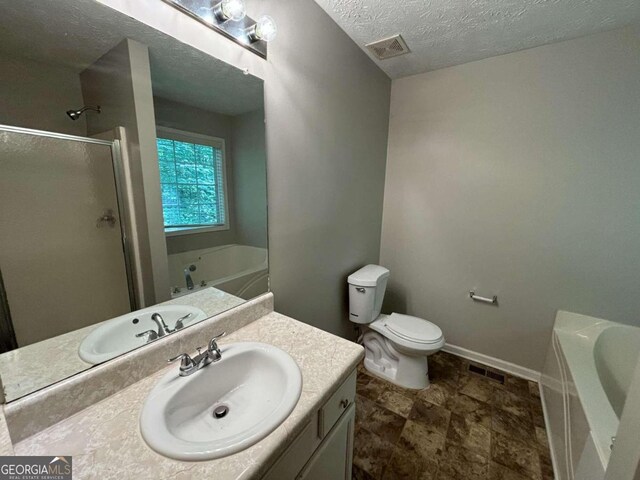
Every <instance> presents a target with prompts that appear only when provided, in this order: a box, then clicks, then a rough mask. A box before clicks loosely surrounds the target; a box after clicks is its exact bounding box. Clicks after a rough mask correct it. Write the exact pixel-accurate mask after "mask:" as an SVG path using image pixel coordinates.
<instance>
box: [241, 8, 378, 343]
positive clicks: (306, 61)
mask: <svg viewBox="0 0 640 480" xmlns="http://www.w3.org/2000/svg"><path fill="white" fill-rule="evenodd" d="M256 3H258V4H259V5H254V3H253V2H248V3H247V5H248V6H251V5H254V6H252V7H251V8H252V9H251V10H249V11H251V12H254V11H256V12H261V11H264V12H269V14H270V15H272V16H273V17H274V18H277V21H278V25H279V30H278V38H277V40H276V41H274V42H273V44H272V45H271V46H270V47H269V62H268V65H267V66H266V67H265V103H266V118H267V127H266V128H267V152H268V159H269V160H268V162H269V163H268V166H267V170H268V179H269V187H268V190H269V261H270V262H269V265H270V275H271V288H272V290H273V292H274V294H275V306H276V309H277V311H279V312H282V313H284V314H287V315H291V316H293V317H295V318H297V319H299V320H301V321H304V322H307V323H309V324H311V325H314V326H316V327H319V328H322V329H324V330H327V331H330V332H333V333H335V334H338V335H343V336H350V335H353V325H352V324H350V322H349V320H348V312H347V283H346V281H347V276H348V275H349V274H350V273H351V272H352V271H354V270H356V269H357V268H359V267H361V266H362V265H364V264H367V263H372V262H373V263H375V262H377V261H378V258H379V252H380V229H381V221H382V219H381V215H382V197H383V190H384V175H385V163H386V150H387V135H388V123H389V94H390V84H391V81H390V80H389V79H388V77H387V76H386V75H385V74H384V73H382V72H381V71H380V70H379V69H378V68H377V67H376V66H375V65H374V64H373V62H371V60H369V58H368V57H367V56H366V54H365V53H364V52H362V51H361V50H360V49H359V48H358V46H357V45H355V44H354V43H353V42H352V41H351V40H350V39H349V37H348V36H347V35H346V34H345V33H344V32H343V31H342V30H341V29H340V28H339V27H338V26H337V25H336V24H335V23H334V22H333V20H331V19H330V18H329V17H328V16H327V15H326V14H325V13H324V11H323V10H322V9H321V8H320V7H319V6H318V5H317V4H316V3H315V2H313V1H312V0H288V1H278V2H272V1H266V0H265V1H262V2H256Z"/></svg>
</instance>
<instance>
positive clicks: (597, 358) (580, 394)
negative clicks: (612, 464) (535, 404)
mask: <svg viewBox="0 0 640 480" xmlns="http://www.w3.org/2000/svg"><path fill="white" fill-rule="evenodd" d="M639 353H640V328H636V327H631V326H626V325H621V324H618V323H614V322H610V321H607V320H602V319H599V318H593V317H587V316H585V315H578V314H575V313H570V312H563V311H560V312H558V314H557V316H556V322H555V325H554V329H553V335H552V340H551V345H550V347H549V350H548V352H547V358H546V361H545V366H544V370H543V373H542V378H541V385H542V401H543V406H544V410H545V416H546V420H547V429H548V433H549V443H550V447H551V452H552V457H553V462H554V469H555V472H556V478H557V479H558V480H574V479H576V480H582V479H586V478H589V479H602V478H604V475H605V471H606V469H607V465H608V462H609V457H610V456H611V449H612V443H613V439H614V437H615V436H616V433H617V431H618V426H619V424H620V416H621V414H622V409H623V407H624V403H625V400H626V396H627V392H628V390H629V386H630V384H631V379H632V376H633V373H634V368H635V365H636V362H637V359H638V355H639Z"/></svg>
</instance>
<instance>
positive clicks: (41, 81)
mask: <svg viewBox="0 0 640 480" xmlns="http://www.w3.org/2000/svg"><path fill="white" fill-rule="evenodd" d="M15 53H16V54H17V55H19V54H20V52H15ZM0 65H2V68H0V123H2V124H4V125H13V126H18V127H25V128H35V129H37V130H49V131H52V132H59V133H67V134H70V135H81V136H84V135H86V133H87V131H86V130H87V124H86V120H85V118H84V117H82V118H80V119H78V120H76V121H75V122H74V121H73V120H71V119H70V118H69V117H68V116H67V114H66V113H65V112H66V111H67V110H70V109H72V108H80V107H81V106H82V91H81V89H80V77H79V75H78V72H77V71H75V70H72V69H70V68H65V67H59V66H54V65H45V64H43V63H39V62H34V61H31V60H27V59H25V58H20V57H17V56H9V55H7V54H6V53H0Z"/></svg>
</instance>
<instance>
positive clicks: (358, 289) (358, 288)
mask: <svg viewBox="0 0 640 480" xmlns="http://www.w3.org/2000/svg"><path fill="white" fill-rule="evenodd" d="M356 291H357V292H360V293H364V292H365V291H366V290H365V289H364V288H362V287H356Z"/></svg>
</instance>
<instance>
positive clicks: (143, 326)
mask: <svg viewBox="0 0 640 480" xmlns="http://www.w3.org/2000/svg"><path fill="white" fill-rule="evenodd" d="M154 313H159V314H160V315H162V318H163V319H164V321H165V323H166V324H167V326H168V327H169V328H171V329H173V328H174V327H175V324H176V321H177V320H178V319H179V318H181V317H184V316H185V315H187V314H189V313H190V314H191V316H190V317H189V318H186V319H184V320H183V321H182V323H183V325H184V326H185V327H186V326H188V325H192V324H194V323H196V322H199V321H201V320H204V319H206V318H207V314H206V313H204V312H203V311H202V310H200V309H199V308H196V307H191V306H188V305H156V306H154V307H149V308H145V309H143V310H136V311H135V312H131V313H127V314H126V315H122V316H120V317H116V318H112V319H111V320H107V321H106V322H103V323H102V324H101V325H100V326H99V327H97V328H96V329H95V330H92V331H91V333H90V334H89V335H87V336H86V337H85V339H84V340H83V341H82V343H80V348H79V349H78V355H80V358H81V359H82V360H84V361H85V362H87V363H92V364H96V363H102V362H105V361H107V360H110V359H112V358H114V357H117V356H118V355H122V354H123V353H126V352H129V351H131V350H133V349H135V348H138V347H141V346H142V345H145V344H146V343H147V338H146V337H140V338H136V334H138V333H142V332H144V331H146V330H156V331H157V326H156V324H155V322H154V321H153V320H151V315H153V314H154ZM135 319H137V320H138V321H137V322H135V323H134V321H135Z"/></svg>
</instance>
